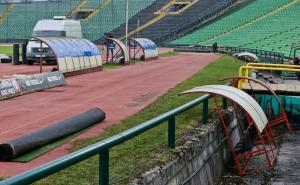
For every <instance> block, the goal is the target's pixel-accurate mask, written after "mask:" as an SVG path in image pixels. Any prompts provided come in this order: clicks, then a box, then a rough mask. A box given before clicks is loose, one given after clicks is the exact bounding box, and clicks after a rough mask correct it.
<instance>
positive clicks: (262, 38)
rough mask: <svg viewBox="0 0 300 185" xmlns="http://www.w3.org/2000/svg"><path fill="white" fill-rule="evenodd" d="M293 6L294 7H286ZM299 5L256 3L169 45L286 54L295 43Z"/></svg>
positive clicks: (259, 0) (283, 1)
mask: <svg viewBox="0 0 300 185" xmlns="http://www.w3.org/2000/svg"><path fill="white" fill-rule="evenodd" d="M291 2H294V4H289V3H291ZM299 8H300V3H299V2H297V1H293V0H272V1H268V0H257V1H255V2H253V3H252V4H250V5H248V6H247V7H245V8H242V9H240V10H239V11H237V12H234V13H232V14H230V15H228V16H226V17H224V18H222V19H220V20H218V21H216V22H214V23H212V24H210V25H208V26H206V27H203V28H200V29H198V30H197V31H195V32H193V33H191V34H188V35H186V36H184V37H182V38H179V39H177V40H175V41H172V42H171V43H172V44H201V45H211V44H213V43H215V42H217V43H218V44H219V45H221V46H232V47H245V48H251V49H264V50H270V51H276V52H281V53H284V54H288V53H289V50H290V46H291V44H292V43H293V42H295V41H299V40H300V37H299V35H300V34H299V30H300V29H299V28H298V27H297V25H298V23H299V21H300V11H299Z"/></svg>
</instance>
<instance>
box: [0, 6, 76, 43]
mask: <svg viewBox="0 0 300 185" xmlns="http://www.w3.org/2000/svg"><path fill="white" fill-rule="evenodd" d="M79 3H80V0H61V1H52V2H37V3H28V4H16V5H15V7H14V10H13V11H11V12H10V14H9V16H8V17H7V18H6V19H5V20H4V21H3V22H2V23H1V24H0V33H1V34H0V39H6V38H9V39H24V38H30V37H31V33H32V30H33V28H34V26H35V24H36V22H37V21H38V20H40V19H52V18H53V16H57V15H67V14H68V13H69V12H70V11H71V10H73V9H74V8H75V7H76V6H78V4H79ZM0 6H4V5H0Z"/></svg>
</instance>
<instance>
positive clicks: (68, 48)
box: [38, 37, 101, 58]
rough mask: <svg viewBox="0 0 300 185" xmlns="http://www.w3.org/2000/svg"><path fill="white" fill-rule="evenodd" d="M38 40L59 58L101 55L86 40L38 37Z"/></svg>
mask: <svg viewBox="0 0 300 185" xmlns="http://www.w3.org/2000/svg"><path fill="white" fill-rule="evenodd" d="M38 39H40V40H42V41H43V42H45V44H47V45H48V46H49V47H50V48H51V49H52V50H53V52H54V53H55V54H56V57H57V58H65V57H91V56H99V55H101V53H100V51H99V49H98V48H97V47H96V46H95V45H94V44H93V43H92V42H90V41H88V40H86V39H82V38H66V37H62V38H59V37H53V38H52V37H47V38H46V37H43V38H40V37H38Z"/></svg>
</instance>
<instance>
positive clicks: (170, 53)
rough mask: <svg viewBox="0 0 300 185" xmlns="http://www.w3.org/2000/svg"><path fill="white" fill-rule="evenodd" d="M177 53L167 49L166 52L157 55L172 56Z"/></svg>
mask: <svg viewBox="0 0 300 185" xmlns="http://www.w3.org/2000/svg"><path fill="white" fill-rule="evenodd" d="M178 54H179V53H178V52H177V51H169V52H166V53H160V54H159V55H158V56H159V57H173V56H176V55H178Z"/></svg>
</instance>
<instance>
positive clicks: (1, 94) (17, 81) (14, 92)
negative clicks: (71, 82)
mask: <svg viewBox="0 0 300 185" xmlns="http://www.w3.org/2000/svg"><path fill="white" fill-rule="evenodd" d="M65 84H66V81H65V78H64V75H63V74H62V73H61V72H60V71H55V72H49V73H41V74H34V75H18V76H14V77H12V78H8V79H4V80H0V100H4V99H8V98H13V97H16V96H21V95H24V94H28V93H32V92H36V91H41V90H45V89H49V88H53V87H58V86H63V85H65Z"/></svg>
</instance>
